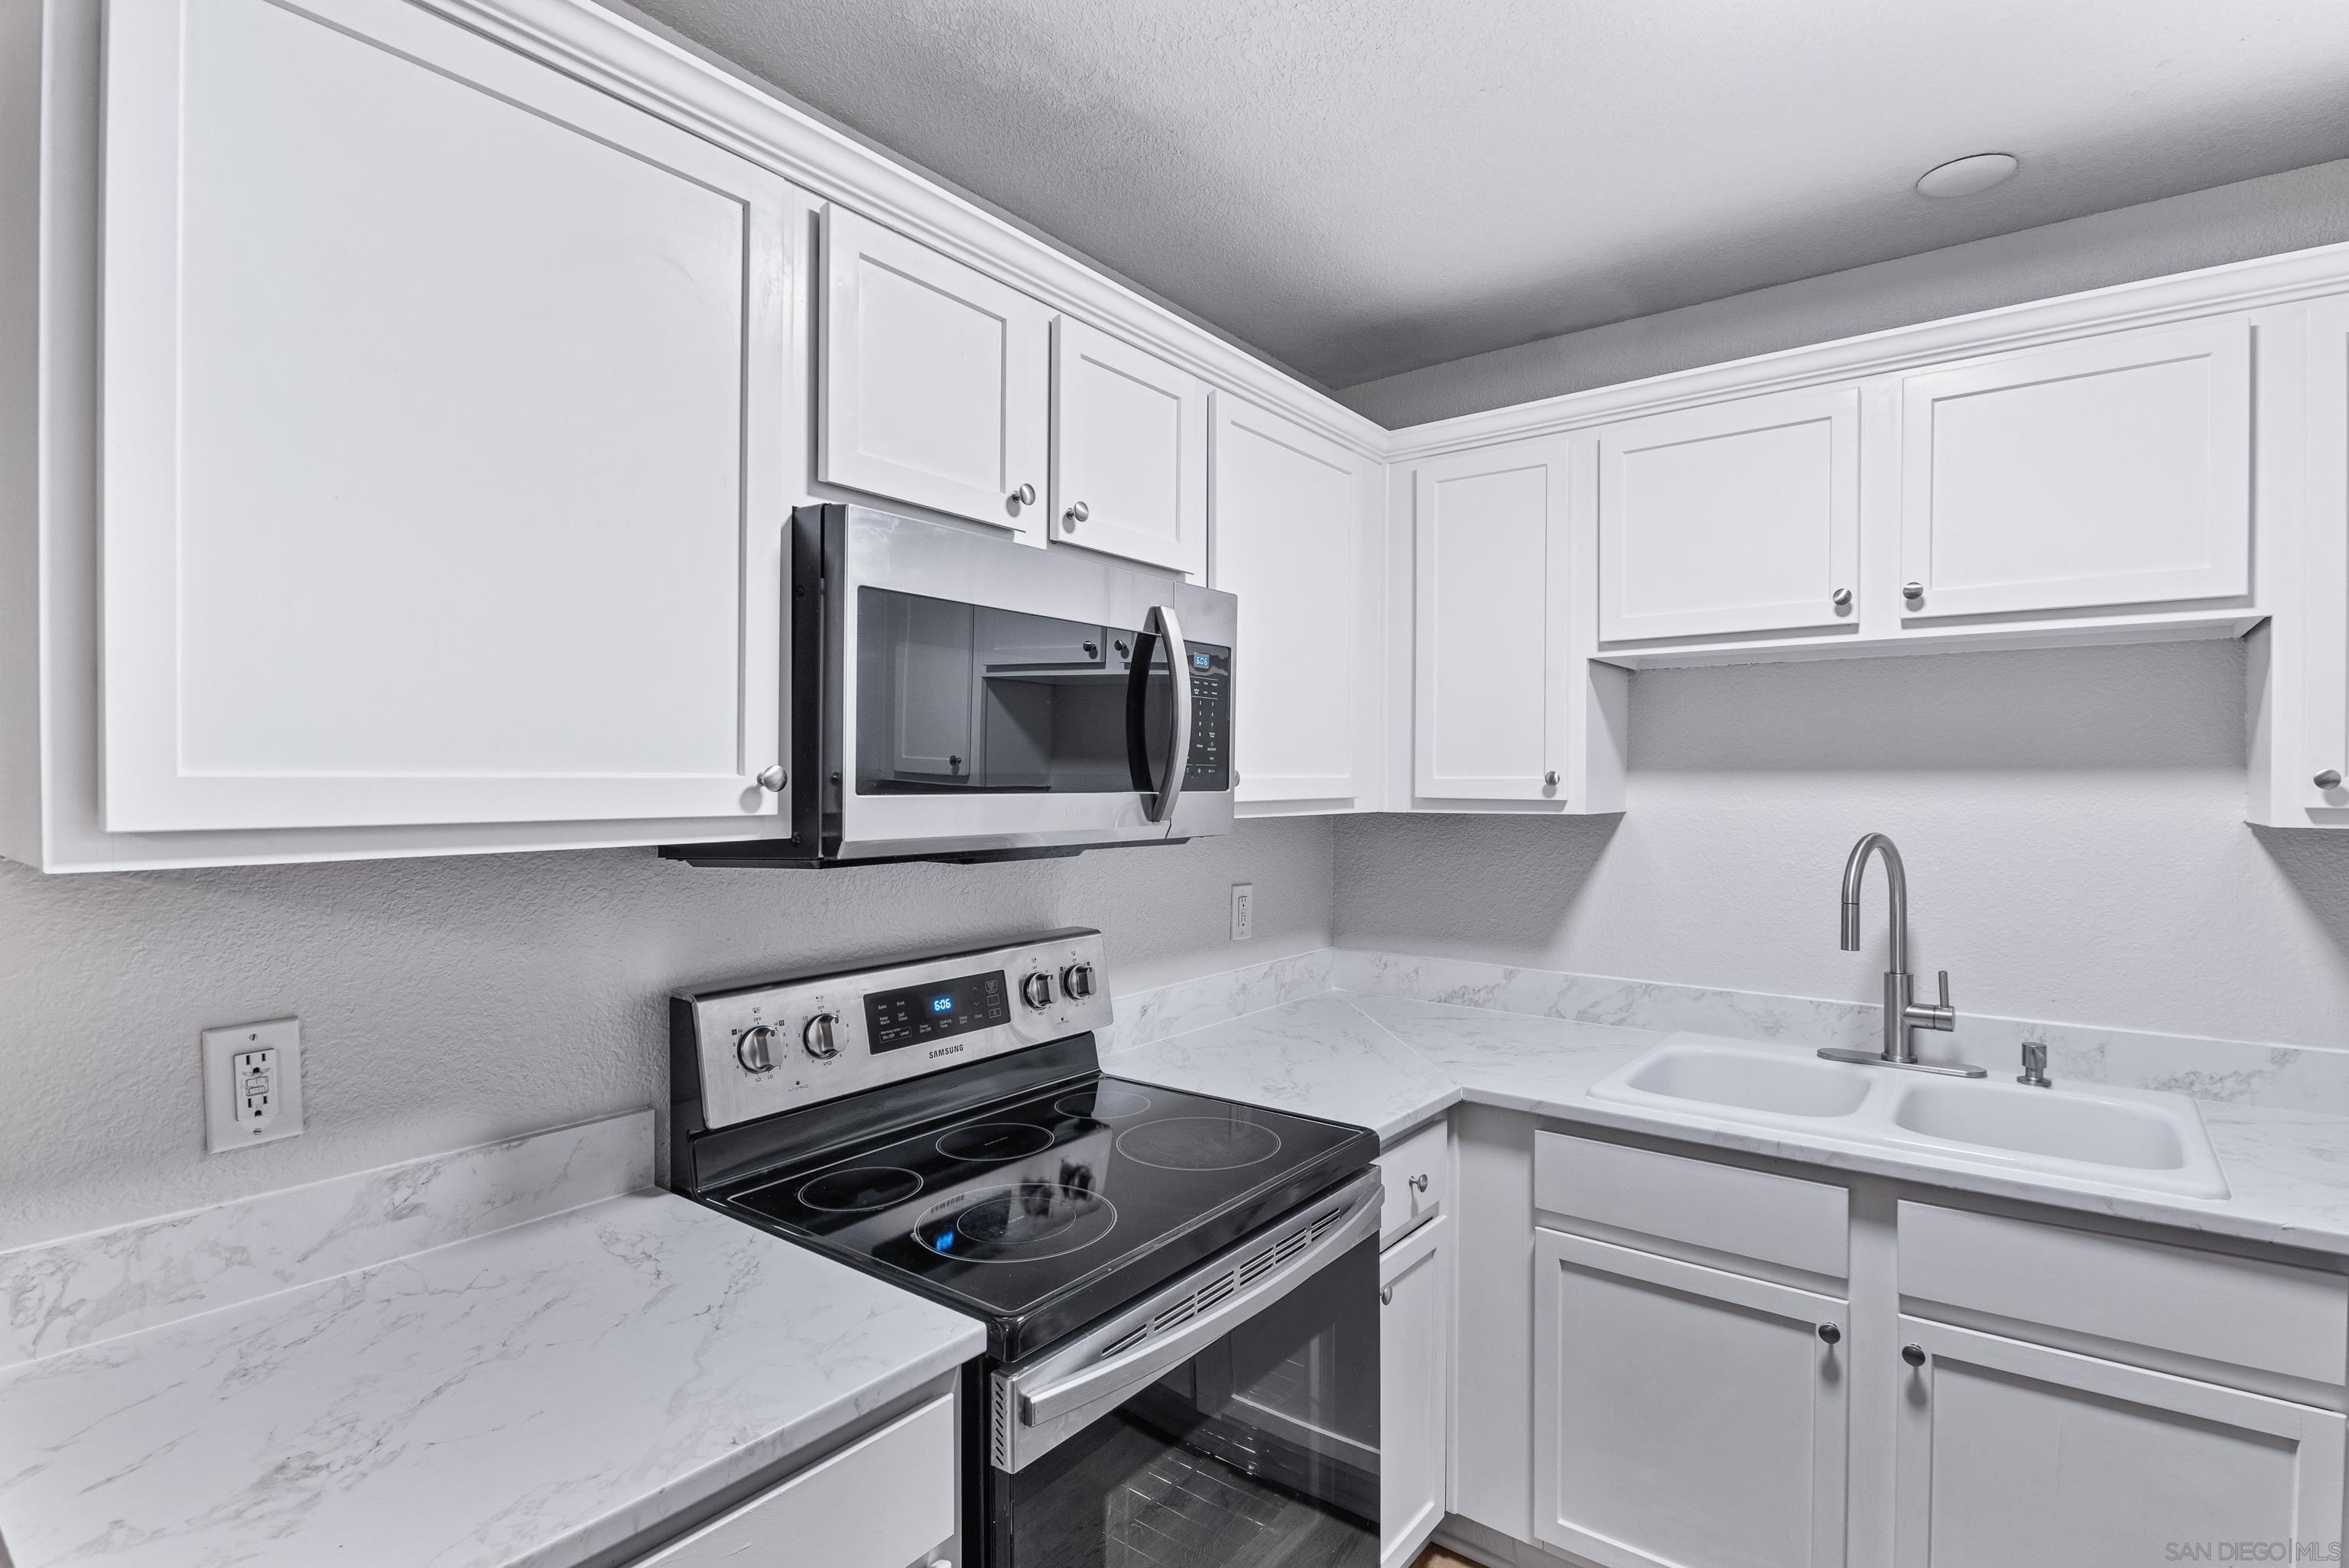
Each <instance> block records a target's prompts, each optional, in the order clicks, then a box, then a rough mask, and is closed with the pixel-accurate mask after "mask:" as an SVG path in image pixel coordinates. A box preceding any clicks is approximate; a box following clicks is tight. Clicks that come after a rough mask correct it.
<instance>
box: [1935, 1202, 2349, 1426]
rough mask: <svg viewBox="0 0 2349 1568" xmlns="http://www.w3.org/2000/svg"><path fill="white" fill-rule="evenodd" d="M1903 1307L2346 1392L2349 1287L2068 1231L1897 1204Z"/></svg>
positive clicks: (2280, 1269)
mask: <svg viewBox="0 0 2349 1568" xmlns="http://www.w3.org/2000/svg"><path fill="white" fill-rule="evenodd" d="M1899 1225H1900V1245H1899V1260H1900V1294H1901V1296H1902V1298H1903V1300H1904V1301H1905V1302H1908V1303H1911V1304H1915V1305H1917V1307H1918V1308H1919V1309H1920V1310H1921V1311H1922V1312H1924V1314H1925V1315H1930V1305H1928V1304H1931V1303H1936V1302H1938V1303H1940V1304H1942V1305H1947V1306H1951V1307H1957V1308H1960V1309H1961V1310H1965V1311H1971V1312H1978V1313H1984V1314H1988V1315H1992V1316H1994V1317H1999V1318H2004V1319H2008V1320H2011V1321H2013V1322H2016V1323H2023V1324H2034V1323H2035V1324H2041V1325H2044V1326H2047V1327H2049V1328H2054V1329H2061V1330H2065V1331H2067V1332H2070V1333H2073V1334H2085V1335H2092V1336H2096V1337H2098V1338H2101V1339H2108V1340H2114V1341H2117V1342H2119V1343H2121V1344H2125V1345H2139V1346H2147V1347H2149V1348H2151V1349H2155V1350H2161V1351H2168V1352H2170V1353H2172V1354H2174V1355H2180V1356H2190V1357H2197V1358H2199V1359H2201V1360H2205V1361H2212V1362H2217V1363H2219V1364H2220V1365H2222V1366H2235V1367H2251V1368H2254V1369H2256V1370H2259V1371H2262V1372H2272V1373H2280V1374H2282V1375H2283V1376H2285V1377H2300V1378H2305V1379H2307V1380H2308V1381H2310V1382H2313V1383H2323V1384H2335V1385H2337V1384H2340V1383H2342V1382H2344V1380H2349V1365H2344V1363H2349V1281H2345V1280H2343V1279H2341V1278H2339V1277H2338V1276H2335V1275H2333V1274H2318V1273H2315V1272H2314V1271H2313V1270H2309V1269H2297V1268H2292V1267H2288V1266H2286V1265H2284V1264H2268V1263H2260V1262H2256V1261H2253V1260H2251V1259H2248V1258H2234V1257H2225V1256H2221V1255H2220V1254H2218V1253H2201V1252H2195V1251H2192V1250H2190V1249H2189V1248H2185V1247H2172V1246H2165V1245H2163V1244H2161V1243H2158V1242H2139V1241H2132V1240H2130V1239H2128V1238H2127V1237H2123V1236H2105V1235H2098V1234H2096V1233H2094V1232H2089V1231H2075V1230H2071V1229H2068V1228H2066V1227H2064V1226H2062V1225H2045V1224H2040V1223H2038V1222H2033V1221H2025V1220H2010V1219H2004V1218H2002V1217H2000V1216H1998V1215H1994V1214H1975V1213H1969V1212H1965V1211H1962V1210H1958V1209H1943V1208H1940V1207H1937V1206H1935V1205H1933V1204H1930V1203H1908V1202H1904V1203H1902V1204H1901V1205H1900V1215H1899Z"/></svg>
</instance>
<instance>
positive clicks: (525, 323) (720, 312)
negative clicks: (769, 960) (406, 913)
mask: <svg viewBox="0 0 2349 1568" xmlns="http://www.w3.org/2000/svg"><path fill="white" fill-rule="evenodd" d="M106 46H107V56H106V62H107V63H106V71H107V77H106V84H105V85H106V91H105V116H106V118H105V188H104V235H105V252H104V275H103V299H104V315H105V335H104V356H103V363H102V371H103V404H102V414H103V449H102V466H103V480H104V492H103V493H104V502H103V511H102V514H101V519H100V533H101V551H102V556H101V568H102V575H101V581H102V583H103V590H102V647H103V664H102V672H103V673H102V677H101V678H102V696H103V702H102V707H103V748H102V755H103V758H104V761H103V818H104V825H105V827H106V829H107V830H109V832H117V833H119V832H122V831H125V830H142V831H143V830H188V829H254V828H267V829H279V828H303V827H315V826H320V825H353V824H383V823H406V824H421V823H485V822H486V823H526V822H543V821H557V820H582V819H603V820H617V819H647V818H666V819H677V818H688V817H702V818H715V817H734V818H737V819H740V818H741V817H743V816H745V815H750V814H761V813H771V812H772V811H773V810H775V809H776V806H777V804H778V801H779V798H778V796H776V795H775V794H772V793H770V792H768V791H765V790H763V789H761V787H760V785H759V784H758V783H757V782H756V778H757V775H758V774H759V773H760V772H761V770H762V769H767V768H769V767H770V766H771V765H773V764H775V763H776V762H778V761H779V760H780V759H781V757H782V756H783V748H782V746H781V737H780V734H779V723H780V709H781V693H780V690H779V674H780V662H781V656H782V646H781V641H782V640H781V620H782V592H783V581H782V576H783V571H784V561H783V556H782V550H781V546H782V535H783V529H784V525H785V522H786V518H787V509H788V506H789V502H790V498H789V497H788V496H787V495H786V494H785V493H784V487H783V483H782V480H781V453H780V451H779V449H778V447H779V443H777V442H774V441H772V440H770V439H762V438H761V437H760V435H759V433H760V432H762V431H770V430H773V429H776V428H781V426H782V425H783V423H784V422H785V421H786V419H787V417H788V413H787V410H788V404H787V397H786V367H787V366H788V364H789V361H790V358H791V342H790V332H791V320H792V315H791V309H790V298H789V294H790V287H791V278H790V275H789V273H790V257H789V250H788V247H787V244H786V234H785V229H786V222H787V217H786V214H787V212H790V211H797V210H800V209H797V208H796V207H795V206H794V203H795V201H797V198H796V195H795V193H794V192H792V190H791V188H790V187H788V186H786V185H785V184H783V183H782V181H780V180H778V179H777V178H775V177H774V176H772V175H771V174H769V173H767V172H765V171H764V170H761V169H759V168H757V167H755V166H753V165H752V164H750V163H749V162H747V161H745V160H741V159H739V158H736V157H734V156H732V155H730V154H728V153H725V152H722V151H720V150H717V149H716V148H715V147H713V146H712V145H711V144H710V143H709V142H707V141H705V140H703V139H699V138H698V137H694V136H689V135H688V134H686V133H684V132H683V131H680V130H678V129H674V128H672V127H670V126H668V125H667V124H665V123H663V122H661V121H658V120H656V119H653V118H652V117H650V116H648V115H647V114H645V113H643V112H642V111H640V110H638V109H636V108H631V107H628V106H627V105H626V104H623V103H621V102H620V101H618V100H617V99H615V98H610V97H608V96H605V94H602V93H600V92H596V91H595V90H593V89H591V88H587V87H585V86H584V85H583V84H581V83H580V82H578V81H577V80H575V79H574V78H572V77H568V76H565V75H564V74H562V73H560V72H557V71H555V70H553V69H551V68H549V67H545V66H543V65H540V64H537V63H535V62H533V61H532V60H530V59H528V58H526V57H523V56H522V55H520V54H517V53H515V52H513V51H511V50H508V49H506V48H503V47H501V46H497V45H494V44H492V43H491V42H489V41H488V40H486V39H485V38H483V37H481V36H480V35H478V34H476V33H473V32H471V31H469V30H467V29H465V28H462V27H460V26H454V25H452V24H450V23H449V22H447V21H445V20H442V19H440V18H439V17H437V16H435V15H432V14H431V13H430V12H429V11H426V10H424V9H422V8H420V7H418V6H415V5H406V4H401V3H399V0H308V3H307V4H305V7H304V8H303V9H300V10H296V9H294V8H291V7H288V6H285V5H274V4H270V3H268V0H206V3H205V4H203V5H119V6H116V7H113V8H112V10H111V11H110V12H109V26H108V36H107V41H106Z"/></svg>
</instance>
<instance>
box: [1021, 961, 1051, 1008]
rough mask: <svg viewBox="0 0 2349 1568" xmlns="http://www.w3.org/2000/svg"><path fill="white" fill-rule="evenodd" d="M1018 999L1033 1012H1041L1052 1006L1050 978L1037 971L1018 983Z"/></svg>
mask: <svg viewBox="0 0 2349 1568" xmlns="http://www.w3.org/2000/svg"><path fill="white" fill-rule="evenodd" d="M1019 999H1020V1000H1021V1001H1022V1002H1025V1003H1027V1004H1028V1006H1029V1007H1030V1009H1032V1010H1033V1011H1035V1012H1039V1013H1040V1012H1042V1011H1043V1010H1044V1009H1045V1008H1047V1007H1049V1006H1051V1005H1052V977H1051V976H1050V975H1047V974H1045V973H1044V972H1043V971H1042V970H1040V969H1039V970H1038V971H1037V972H1036V973H1035V974H1033V975H1030V976H1028V978H1027V979H1025V980H1022V981H1021V982H1019Z"/></svg>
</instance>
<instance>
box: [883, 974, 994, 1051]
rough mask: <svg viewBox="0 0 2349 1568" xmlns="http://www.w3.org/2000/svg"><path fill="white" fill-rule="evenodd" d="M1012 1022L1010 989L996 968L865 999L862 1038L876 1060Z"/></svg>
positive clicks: (886, 992) (884, 992) (885, 992)
mask: <svg viewBox="0 0 2349 1568" xmlns="http://www.w3.org/2000/svg"><path fill="white" fill-rule="evenodd" d="M1010 1021H1011V988H1010V986H1009V984H1007V983H1006V982H1005V980H1004V978H1003V971H1002V970H1000V969H989V970H988V971H986V972H985V973H983V974H978V975H963V976H962V977H960V978H959V979H955V980H947V981H943V982H938V983H936V984H933V985H921V986H916V987H913V988H911V989H908V990H904V991H880V992H875V993H874V994H873V995H869V996H867V997H865V998H864V1026H865V1038H866V1039H868V1040H869V1041H871V1042H872V1046H871V1048H872V1050H873V1052H874V1055H876V1056H877V1055H879V1054H880V1053H882V1052H884V1051H902V1050H904V1049H905V1048H906V1047H909V1046H922V1045H927V1044H929V1043H930V1042H931V1041H933V1040H943V1039H945V1038H946V1037H948V1036H949V1035H961V1034H968V1032H969V1031H971V1030H973V1029H986V1028H992V1027H993V1026H996V1025H998V1024H1008V1023H1009V1022H1010Z"/></svg>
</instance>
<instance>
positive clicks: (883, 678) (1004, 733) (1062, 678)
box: [855, 587, 1174, 795]
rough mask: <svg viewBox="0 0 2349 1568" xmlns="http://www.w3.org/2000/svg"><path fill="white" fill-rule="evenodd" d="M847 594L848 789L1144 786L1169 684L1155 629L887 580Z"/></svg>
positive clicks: (1070, 790) (1164, 729) (1152, 775)
mask: <svg viewBox="0 0 2349 1568" xmlns="http://www.w3.org/2000/svg"><path fill="white" fill-rule="evenodd" d="M857 593H858V600H857V636H856V643H857V647H856V689H857V704H856V707H857V713H856V746H855V752H856V789H857V791H858V793H860V794H865V795H942V794H1062V795H1099V794H1127V793H1132V792H1133V791H1135V790H1144V791H1146V790H1149V789H1154V788H1155V784H1154V780H1155V779H1158V778H1160V777H1161V776H1162V774H1163V772H1164V760H1165V757H1166V748H1167V746H1168V743H1169V739H1170V729H1171V726H1170V711H1171V706H1172V698H1171V694H1172V692H1173V689H1174V688H1173V685H1172V676H1171V674H1170V669H1169V665H1168V663H1167V657H1166V647H1165V645H1164V642H1163V641H1162V640H1161V639H1159V638H1157V637H1154V636H1152V635H1150V634H1147V633H1145V632H1142V631H1137V630H1134V629H1133V628H1130V627H1122V626H1095V625H1089V624H1083V623H1081V622H1075V621H1061V620H1055V619H1053V618H1051V617H1050V616H1045V615H1030V614H1020V613H1019V612H1016V611H1011V610H997V609H992V608H989V607H988V606H986V605H983V604H966V603H957V602H956V601H954V600H950V599H930V598H924V597H922V596H920V595H917V594H913V593H896V592H895V591H893V590H890V589H886V588H869V587H868V588H860V589H858V590H857Z"/></svg>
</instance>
